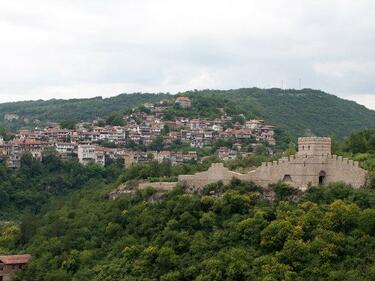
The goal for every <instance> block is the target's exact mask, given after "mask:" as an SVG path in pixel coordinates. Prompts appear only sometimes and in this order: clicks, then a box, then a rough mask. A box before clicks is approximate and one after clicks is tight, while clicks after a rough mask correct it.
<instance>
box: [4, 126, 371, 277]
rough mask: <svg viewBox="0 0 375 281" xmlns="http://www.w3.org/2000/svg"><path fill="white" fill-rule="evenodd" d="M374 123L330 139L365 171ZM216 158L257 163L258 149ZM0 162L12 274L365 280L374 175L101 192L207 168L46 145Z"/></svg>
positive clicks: (236, 163) (233, 165) (368, 269)
mask: <svg viewBox="0 0 375 281" xmlns="http://www.w3.org/2000/svg"><path fill="white" fill-rule="evenodd" d="M374 139H375V131H371V130H364V131H360V132H357V133H353V134H351V135H350V136H349V137H348V138H346V139H345V141H343V142H334V144H333V149H334V150H335V152H336V153H338V154H342V155H346V156H350V157H352V158H354V159H358V160H360V161H361V165H362V166H363V167H365V168H366V169H367V170H368V171H369V172H370V174H371V175H372V176H373V177H374V176H375V174H374V172H375V142H374ZM254 157H255V158H251V157H250V158H243V159H237V160H234V161H232V162H227V163H226V165H227V166H229V167H231V169H236V168H238V167H244V166H246V165H251V166H253V165H257V164H258V163H259V162H260V161H262V160H263V158H264V157H267V156H265V155H256V156H254ZM22 161H23V165H22V168H21V169H20V170H19V171H16V172H11V171H9V170H6V168H4V167H1V169H0V177H1V183H0V192H1V193H0V196H1V202H2V204H1V207H0V212H1V214H2V223H1V226H0V251H1V253H2V254H15V253H30V254H32V256H33V258H32V260H31V263H30V264H29V265H28V266H27V267H25V268H24V269H23V271H22V272H21V273H19V274H18V275H17V277H16V278H15V280H30V281H31V280H32V281H38V280H40V281H42V280H43V281H52V280H53V281H65V280H66V281H68V280H77V281H78V280H79V281H83V280H108V281H109V280H128V281H130V280H134V281H135V280H137V281H139V280H143V281H146V280H150V281H151V280H163V281H167V280H168V281H172V280H173V281H177V280H182V281H183V280H186V281H187V280H196V281H203V280H204V281H206V280H207V281H208V280H210V281H211V280H218V281H219V280H233V281H234V280H236V281H238V280H356V281H357V280H374V279H375V267H374V262H375V253H374V247H375V236H374V234H375V193H374V189H375V182H374V181H372V183H371V186H370V187H368V188H366V189H360V190H355V189H353V188H351V187H350V186H346V185H345V184H342V183H337V184H331V185H330V186H324V187H311V188H310V189H308V191H307V192H306V193H305V194H303V195H301V193H300V192H298V191H297V190H294V189H292V188H290V187H289V186H287V185H285V184H282V183H279V184H276V185H273V186H271V187H270V188H272V189H273V190H274V191H275V194H276V196H275V199H274V200H273V201H269V200H266V199H265V197H264V196H263V190H262V189H261V188H259V187H258V186H256V185H254V184H253V183H251V182H241V181H238V180H233V181H232V182H231V183H230V184H229V185H227V186H224V185H223V184H221V183H220V182H219V183H217V184H211V185H209V186H207V187H206V188H205V189H204V190H203V192H202V193H200V194H195V195H193V194H187V193H185V192H184V188H183V187H182V186H180V187H179V188H177V189H176V190H174V191H172V192H169V193H166V194H157V193H156V191H155V190H152V189H148V190H144V191H142V192H137V193H135V194H132V195H124V196H122V197H120V198H118V199H116V200H110V199H109V198H108V194H109V192H110V191H112V190H113V189H115V187H116V186H118V184H120V183H122V182H124V181H130V180H135V179H151V178H156V177H173V176H176V175H178V174H181V173H194V172H196V171H200V170H204V169H207V167H208V166H209V162H204V163H202V164H193V163H190V164H183V165H177V166H171V165H170V164H168V163H162V164H157V163H150V164H142V165H135V166H133V167H131V168H129V169H125V170H124V169H123V168H122V167H121V165H119V164H118V163H112V164H111V165H109V166H107V167H99V166H96V165H89V166H86V167H83V166H80V165H79V164H78V163H77V162H74V161H62V160H60V159H59V158H58V157H57V156H56V154H54V153H53V152H52V151H51V152H48V154H47V155H45V157H44V160H43V162H42V163H39V162H36V161H34V160H32V158H31V157H30V156H29V155H25V156H24V157H23V160H22Z"/></svg>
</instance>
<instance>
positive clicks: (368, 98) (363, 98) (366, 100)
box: [346, 94, 375, 110]
mask: <svg viewBox="0 0 375 281" xmlns="http://www.w3.org/2000/svg"><path fill="white" fill-rule="evenodd" d="M346 98H347V99H348V100H353V101H355V102H357V103H359V104H362V105H364V106H366V107H368V108H370V109H374V110H375V94H365V95H350V96H347V97H346Z"/></svg>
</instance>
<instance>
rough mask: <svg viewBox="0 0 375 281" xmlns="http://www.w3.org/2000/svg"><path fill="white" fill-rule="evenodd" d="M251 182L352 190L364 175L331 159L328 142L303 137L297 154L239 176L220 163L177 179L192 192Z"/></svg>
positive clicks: (364, 180) (340, 160)
mask: <svg viewBox="0 0 375 281" xmlns="http://www.w3.org/2000/svg"><path fill="white" fill-rule="evenodd" d="M233 177H234V178H238V179H240V180H245V181H253V182H255V183H256V184H258V185H260V186H262V187H268V185H269V184H272V183H277V182H278V181H284V182H286V183H288V184H289V185H291V186H293V187H295V188H298V189H301V190H305V189H306V188H307V187H308V186H309V185H319V184H321V185H325V184H329V183H332V182H345V183H347V184H351V185H352V186H353V187H355V188H359V187H361V186H365V185H366V183H367V179H368V176H367V173H366V171H365V170H363V169H362V168H360V167H359V164H358V162H356V161H353V160H349V159H346V158H342V157H341V156H336V155H331V139H330V138H327V137H324V138H321V137H304V138H299V139H298V153H297V154H296V155H294V156H292V157H284V158H281V159H279V160H277V161H274V162H268V163H262V166H261V167H259V168H257V169H256V170H254V171H251V172H249V173H247V174H240V173H236V172H233V171H230V170H229V169H227V168H225V167H224V166H223V164H222V163H216V164H213V165H212V166H211V167H210V169H208V170H207V171H205V172H201V173H197V174H194V175H180V176H179V177H178V182H179V183H183V184H184V185H186V186H188V187H190V188H192V189H194V188H202V187H203V186H205V185H207V184H209V183H213V182H217V181H223V182H224V183H225V184H227V183H229V182H230V180H231V179H232V178H233Z"/></svg>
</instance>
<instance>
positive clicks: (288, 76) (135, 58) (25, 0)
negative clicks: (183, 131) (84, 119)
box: [0, 0, 375, 109]
mask: <svg viewBox="0 0 375 281" xmlns="http://www.w3.org/2000/svg"><path fill="white" fill-rule="evenodd" d="M374 18H375V1H373V0H367V1H366V0H356V1H352V0H350V1H347V0H324V1H323V0H304V1H300V0H298V1H297V0H288V1H284V0H265V1H259V0H257V1H253V0H228V1H224V0H178V1H176V0H174V1H173V0H134V1H130V0H129V1H128V0H106V1H103V0H85V1H83V0H70V1H67V0H58V1H57V0H33V1H30V0H0V36H1V37H0V102H6V101H17V100H31V99H32V100H35V99H50V98H83V97H94V96H103V97H109V96H114V95H117V94H120V93H131V92H170V93H177V92H179V91H185V90H192V89H233V88H241V87H261V88H271V87H282V86H283V87H284V88H296V89H298V88H299V87H300V84H301V87H302V88H314V89H321V90H323V91H326V92H328V93H331V94H334V95H337V96H340V97H342V98H345V99H351V100H354V101H357V102H358V103H360V104H363V105H365V106H367V107H368V108H372V109H375V81H374V79H375V77H374V75H373V74H374V73H375V72H374V71H375V48H374V46H375V20H374Z"/></svg>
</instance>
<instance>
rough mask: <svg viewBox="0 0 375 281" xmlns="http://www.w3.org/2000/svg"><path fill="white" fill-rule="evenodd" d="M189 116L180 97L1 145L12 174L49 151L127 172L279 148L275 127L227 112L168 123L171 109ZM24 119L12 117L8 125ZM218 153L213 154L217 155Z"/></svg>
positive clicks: (24, 134) (39, 130)
mask: <svg viewBox="0 0 375 281" xmlns="http://www.w3.org/2000/svg"><path fill="white" fill-rule="evenodd" d="M171 107H174V108H177V109H183V110H187V111H188V110H189V109H190V108H191V107H192V100H191V99H190V98H189V97H185V96H178V97H177V98H175V99H168V100H162V101H160V102H157V103H150V102H147V103H144V104H143V105H142V106H140V107H136V108H133V109H132V110H128V111H127V112H126V113H125V114H123V115H119V114H116V115H115V117H109V118H107V119H105V118H96V119H95V120H93V121H92V122H81V123H77V124H74V125H70V126H67V125H64V124H61V123H60V124H59V123H49V124H48V125H47V126H45V127H39V126H37V127H35V128H34V129H29V128H23V129H20V130H19V131H18V132H17V134H15V135H14V137H13V138H11V139H10V140H4V139H1V140H0V142H1V144H0V155H1V156H2V157H3V159H4V160H5V161H6V164H7V166H8V167H9V168H14V169H17V168H19V167H20V166H21V157H22V155H23V154H25V153H30V154H31V155H32V157H33V158H34V159H37V160H42V158H43V153H44V152H45V151H47V150H54V151H56V152H57V153H58V154H59V155H60V157H61V158H63V159H70V158H78V160H79V162H80V163H82V164H84V165H86V164H88V163H90V162H94V163H96V164H99V165H106V164H108V163H113V162H114V161H115V162H119V163H122V164H124V166H125V167H128V166H130V165H132V164H133V163H139V162H148V161H150V160H154V161H155V160H156V161H158V162H163V161H165V160H168V161H170V162H171V163H172V164H177V163H181V162H186V161H197V160H199V159H200V158H201V157H204V156H205V155H204V154H207V152H206V153H200V152H201V151H202V149H203V148H207V147H210V148H211V150H210V152H209V153H208V154H210V153H211V152H212V153H211V154H215V155H217V157H218V158H219V159H222V160H230V159H235V158H236V157H238V156H240V155H241V156H244V155H251V154H252V153H253V151H255V150H256V149H257V147H260V146H263V145H264V146H267V147H268V149H270V150H271V147H272V146H273V145H275V137H274V135H275V133H274V127H273V126H271V125H268V124H266V123H265V121H264V120H260V119H249V120H246V118H245V116H243V115H236V116H229V115H228V114H226V113H225V112H223V114H222V116H221V117H220V118H215V119H213V120H209V119H207V118H199V117H197V118H189V117H183V116H175V117H173V118H167V117H166V116H165V112H166V110H167V109H168V108H171ZM19 118H20V116H18V115H17V114H15V113H7V114H5V116H4V119H6V120H7V121H12V120H18V119H19ZM212 148H214V150H212Z"/></svg>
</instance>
